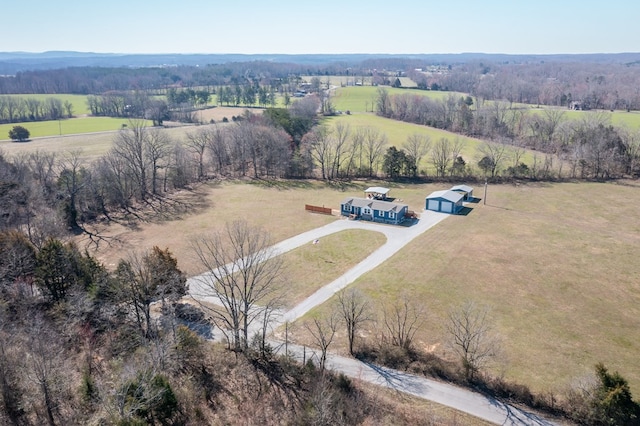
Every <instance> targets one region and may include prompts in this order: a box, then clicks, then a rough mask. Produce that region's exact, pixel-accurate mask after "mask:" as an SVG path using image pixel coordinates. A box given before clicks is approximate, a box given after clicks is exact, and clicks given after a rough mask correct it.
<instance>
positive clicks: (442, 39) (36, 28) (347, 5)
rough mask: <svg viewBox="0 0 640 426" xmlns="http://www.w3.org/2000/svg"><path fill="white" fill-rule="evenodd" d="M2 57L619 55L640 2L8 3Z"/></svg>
mask: <svg viewBox="0 0 640 426" xmlns="http://www.w3.org/2000/svg"><path fill="white" fill-rule="evenodd" d="M6 3H8V4H5V5H3V6H1V10H2V16H3V18H2V22H1V24H0V51H5V52H6V51H27V52H43V51H48V50H75V51H82V52H110V53H246V54H252V53H291V54H300V53H399V54H402V53H461V52H484V53H513V54H527V53H529V54H548V53H618V52H639V51H640V25H639V23H638V22H637V21H638V17H640V2H639V1H637V0H624V1H622V0H611V1H607V2H604V1H594V0H581V1H579V0H553V1H552V0H502V1H498V0H440V1H433V0H421V1H420V0H417V1H414V0H408V1H396V2H394V1H378V0H369V1H364V0H316V1H313V2H311V1H307V0H299V1H289V0H225V1H220V0H201V1H198V0H174V1H167V0H154V1H149V0H128V1H125V0H108V1H104V2H95V1H87V0H83V1H78V0H58V1H52V0H32V1H29V0H26V1H7V2H6Z"/></svg>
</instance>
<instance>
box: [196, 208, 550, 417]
mask: <svg viewBox="0 0 640 426" xmlns="http://www.w3.org/2000/svg"><path fill="white" fill-rule="evenodd" d="M447 217H449V215H448V214H445V213H437V212H433V211H428V210H425V211H423V212H422V214H421V215H420V220H418V221H417V222H416V223H414V224H413V225H412V226H392V225H382V224H377V223H372V222H364V221H352V220H347V219H342V220H336V221H335V222H332V223H330V224H328V225H325V226H322V227H320V228H316V229H312V230H310V231H307V232H303V233H302V234H299V235H296V236H295V237H292V238H289V239H287V240H284V241H282V242H280V243H278V244H275V245H274V246H273V254H274V255H280V254H283V253H286V252H288V251H290V250H293V249H295V248H298V247H300V246H302V245H304V244H308V243H309V242H311V241H314V240H316V239H319V238H322V237H325V236H327V235H330V234H333V233H335V232H340V231H344V230H347V229H364V230H369V231H377V232H381V233H383V234H384V235H385V236H386V237H387V241H386V243H384V244H383V245H382V246H380V247H379V248H378V249H377V250H375V251H374V252H373V253H371V254H370V255H369V256H367V257H366V258H365V259H364V260H362V261H361V262H360V263H358V264H357V265H356V266H354V267H353V268H351V269H349V270H348V271H347V272H345V273H344V274H343V275H342V276H340V277H339V278H338V279H336V280H334V281H332V282H331V283H329V284H327V285H325V286H323V287H321V288H320V289H318V290H317V291H316V292H315V293H313V294H312V295H311V296H309V297H307V298H306V299H305V300H303V301H302V302H301V303H299V304H298V305H296V306H295V307H293V308H292V309H290V310H289V311H286V312H284V313H282V314H281V315H279V316H278V318H277V319H275V320H274V321H272V322H271V323H270V324H269V326H270V329H271V330H270V331H271V332H273V331H274V330H275V329H276V328H278V327H279V326H280V325H282V324H284V323H285V322H293V321H295V320H297V319H298V318H300V317H302V316H304V315H305V314H306V313H307V312H309V311H310V310H311V309H313V308H314V307H316V306H319V305H321V304H322V303H324V302H326V301H327V300H329V299H330V298H331V297H332V296H333V295H334V294H335V293H336V292H338V291H340V290H342V289H343V288H345V287H347V286H348V285H349V284H351V283H352V282H354V281H355V280H356V279H357V278H359V277H360V276H361V275H363V274H365V273H366V272H368V271H370V270H372V269H374V268H376V267H377V266H379V265H381V264H382V263H383V262H384V261H385V260H387V259H389V258H390V257H391V256H393V255H394V254H395V253H397V252H398V251H399V250H400V249H402V248H403V247H404V246H405V245H407V244H408V243H409V242H411V241H412V240H413V239H414V238H416V237H418V236H419V235H421V234H422V233H424V232H425V231H427V230H428V229H429V228H431V227H432V226H434V225H436V224H437V223H439V222H441V221H442V220H444V219H446V218H447ZM210 277H211V275H210V273H205V274H202V275H199V276H196V277H192V278H189V279H188V280H187V284H188V286H189V293H190V294H191V296H192V297H194V298H196V299H198V300H202V301H207V302H212V303H216V299H215V297H212V296H210V295H208V294H207V293H210V291H207V290H206V283H207V279H210ZM217 303H218V304H219V301H218V302H217ZM256 331H257V330H256ZM251 334H253V333H251ZM270 342H271V343H272V344H273V345H274V346H275V347H276V348H277V350H279V351H282V350H283V347H284V342H280V341H276V340H270ZM286 351H287V354H288V355H292V356H294V357H296V358H299V359H301V360H302V359H303V357H306V358H307V359H308V358H309V357H311V356H318V355H317V354H315V351H313V350H309V348H303V347H301V346H297V345H292V344H288V345H287V346H286ZM327 367H328V368H330V369H332V370H335V371H339V372H341V373H343V374H345V375H347V376H349V377H352V378H356V379H359V380H363V381H366V382H369V383H374V384H377V385H381V386H385V387H388V388H391V389H394V390H397V391H399V392H404V393H408V394H411V395H414V396H417V397H419V398H424V399H427V400H430V401H433V402H436V403H439V404H442V405H446V406H448V407H451V408H454V409H456V410H459V411H462V412H465V413H468V414H471V415H473V416H476V417H478V418H481V419H484V420H487V421H489V422H492V423H496V424H502V425H523V426H524V425H554V423H553V422H550V421H548V420H546V419H544V418H542V417H540V416H538V415H535V414H533V413H530V412H527V411H524V410H521V409H519V408H516V407H514V406H511V405H508V404H505V403H503V402H500V401H497V400H495V399H493V398H489V397H487V396H484V395H481V394H479V393H476V392H472V391H469V390H467V389H464V388H460V387H457V386H453V385H450V384H447V383H442V382H439V381H436V380H431V379H427V378H426V377H422V376H415V375H412V374H408V373H405V372H401V371H396V370H392V369H389V368H386V367H380V366H377V365H373V364H368V363H364V362H362V361H359V360H356V359H353V358H347V357H342V356H338V355H335V354H328V359H327Z"/></svg>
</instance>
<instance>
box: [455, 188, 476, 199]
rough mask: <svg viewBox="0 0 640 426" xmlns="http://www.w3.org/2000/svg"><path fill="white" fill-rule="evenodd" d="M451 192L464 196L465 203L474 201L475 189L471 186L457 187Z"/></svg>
mask: <svg viewBox="0 0 640 426" xmlns="http://www.w3.org/2000/svg"><path fill="white" fill-rule="evenodd" d="M451 190H452V191H455V192H458V193H460V194H462V197H463V198H462V200H463V201H471V200H473V188H472V187H470V186H469V185H456V186H454V187H452V188H451Z"/></svg>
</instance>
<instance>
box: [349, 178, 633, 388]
mask: <svg viewBox="0 0 640 426" xmlns="http://www.w3.org/2000/svg"><path fill="white" fill-rule="evenodd" d="M637 191H638V188H637V187H634V186H623V185H616V184H600V183H581V184H574V183H566V184H553V185H521V186H513V185H505V186H491V187H490V188H489V193H488V204H487V205H483V204H482V203H479V204H475V205H472V207H473V211H472V212H471V213H470V214H469V215H468V216H456V217H451V218H449V219H447V220H445V221H443V222H441V223H440V224H438V225H437V226H436V227H435V228H433V229H431V230H429V231H428V232H426V233H425V234H424V235H423V236H421V237H420V238H418V239H417V240H415V241H413V242H412V243H411V244H410V245H409V246H408V247H406V248H405V249H404V250H403V251H402V252H401V253H399V254H398V255H396V256H394V257H393V258H392V259H390V260H389V261H388V262H386V263H385V264H384V265H383V266H382V267H381V268H378V269H376V270H374V271H372V272H371V273H368V274H366V275H365V276H363V277H361V279H359V280H358V281H357V282H356V283H355V285H356V286H357V287H359V288H361V289H363V290H364V291H365V292H366V293H367V294H368V295H370V296H371V298H372V299H373V300H374V301H376V302H379V301H381V300H387V301H388V300H392V299H394V298H395V297H397V295H398V294H400V291H399V289H402V291H404V292H406V293H408V294H409V295H410V296H411V298H412V299H413V300H419V301H423V302H424V304H425V305H426V307H427V308H428V310H429V311H430V319H429V321H428V323H427V324H426V325H425V326H424V327H423V329H422V330H421V331H420V333H418V335H417V340H418V342H417V345H418V346H419V347H422V348H433V347H435V348H438V349H436V352H438V353H439V354H440V355H443V356H445V357H446V356H450V353H447V351H446V350H445V349H444V348H445V344H444V341H445V333H444V318H446V315H447V311H448V310H449V309H450V308H451V307H452V306H455V305H458V304H460V303H461V302H462V301H464V300H468V299H472V300H475V301H477V302H479V303H481V304H485V305H488V306H490V307H491V309H492V313H493V318H494V319H495V322H496V328H497V331H498V332H499V334H500V335H501V336H502V338H503V341H504V349H505V353H506V364H505V365H506V367H505V366H504V365H502V366H499V367H496V369H495V370H494V373H497V374H501V373H504V374H505V377H506V378H507V379H509V380H515V381H518V382H520V383H523V384H527V385H530V386H531V387H532V388H533V389H534V390H536V391H547V390H553V391H559V390H562V389H563V388H564V387H565V386H567V385H569V384H570V383H571V382H572V381H573V380H574V379H576V378H578V377H582V376H584V375H586V374H589V373H590V372H592V371H593V366H594V365H595V363H597V362H598V361H602V362H604V363H605V364H606V365H607V366H608V367H609V368H610V369H612V370H619V371H620V372H621V373H622V374H623V376H624V377H626V378H628V379H629V381H630V383H631V386H632V390H635V392H636V393H637V392H638V389H640V364H638V363H637V353H638V351H640V304H639V302H640V281H639V280H638V277H640V262H637V260H636V257H637V253H638V252H639V249H640V223H638V221H637V220H636V219H635V218H637V212H638V209H639V208H640V201H639V200H638V199H637V196H636V195H635V194H637ZM375 333H376V331H375V330H374V329H373V328H371V327H370V329H369V330H367V332H366V333H365V334H366V335H368V336H374V335H375ZM340 337H343V336H342V335H341V336H340ZM340 342H341V343H342V344H344V339H341V340H340Z"/></svg>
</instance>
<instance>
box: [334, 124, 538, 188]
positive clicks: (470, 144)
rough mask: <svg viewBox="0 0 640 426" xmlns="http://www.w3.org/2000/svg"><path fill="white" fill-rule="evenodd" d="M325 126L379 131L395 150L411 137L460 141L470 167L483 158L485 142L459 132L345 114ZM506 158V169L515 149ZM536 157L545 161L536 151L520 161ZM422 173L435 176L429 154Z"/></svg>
mask: <svg viewBox="0 0 640 426" xmlns="http://www.w3.org/2000/svg"><path fill="white" fill-rule="evenodd" d="M324 123H325V124H326V125H328V126H329V127H333V126H335V125H336V123H344V124H346V125H349V126H350V128H351V130H352V131H356V130H357V129H358V128H363V127H369V128H374V129H377V130H378V131H379V132H380V133H381V134H385V135H386V136H387V138H388V142H389V146H395V147H396V148H398V149H400V148H402V145H403V144H404V143H405V142H406V140H407V138H408V137H409V136H410V135H412V134H419V135H426V136H428V137H429V139H430V140H431V145H432V146H433V144H435V143H436V142H437V141H439V140H440V139H442V138H446V139H449V141H450V142H453V141H454V140H455V139H458V140H460V141H461V142H462V143H463V149H462V151H461V155H462V157H463V158H464V160H465V161H466V162H467V165H468V167H471V168H475V169H477V163H478V161H480V159H481V158H482V154H481V153H480V151H479V147H480V146H481V145H482V144H483V143H484V141H482V140H480V139H475V138H469V137H466V136H461V135H458V134H456V133H452V132H448V131H446V130H440V129H436V128H433V127H428V126H423V125H419V124H412V123H404V122H401V121H397V120H392V119H389V118H384V117H379V116H377V115H374V114H371V113H369V114H365V113H362V114H351V115H346V114H342V115H339V116H334V117H328V118H326V119H324ZM506 152H507V155H506V159H505V160H504V162H503V168H507V167H509V166H511V165H513V159H512V156H511V153H512V152H513V149H512V148H511V147H507V149H506ZM534 156H537V157H538V159H537V161H538V162H540V161H541V160H542V154H540V153H536V152H534V151H525V152H524V154H523V156H522V158H521V159H520V161H521V162H524V163H526V164H528V165H529V166H531V165H532V164H533V162H534ZM419 168H420V170H422V171H426V172H427V175H430V176H433V175H434V174H435V173H436V171H435V167H434V166H433V163H432V161H431V158H430V156H429V154H427V155H426V156H425V157H424V158H423V159H422V161H421V163H420V167H419ZM476 174H477V175H480V174H481V172H480V171H479V170H476Z"/></svg>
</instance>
